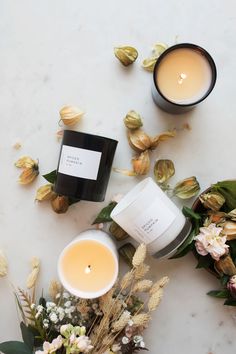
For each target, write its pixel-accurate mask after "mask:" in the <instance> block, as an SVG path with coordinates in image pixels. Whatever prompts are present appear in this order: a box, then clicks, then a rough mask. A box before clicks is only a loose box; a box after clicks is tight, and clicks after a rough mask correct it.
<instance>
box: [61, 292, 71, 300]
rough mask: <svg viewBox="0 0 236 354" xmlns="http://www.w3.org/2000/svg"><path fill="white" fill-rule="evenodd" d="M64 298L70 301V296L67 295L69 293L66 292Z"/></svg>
mask: <svg viewBox="0 0 236 354" xmlns="http://www.w3.org/2000/svg"><path fill="white" fill-rule="evenodd" d="M62 296H63V298H64V299H69V297H70V294H69V293H67V292H64V293H63V295H62Z"/></svg>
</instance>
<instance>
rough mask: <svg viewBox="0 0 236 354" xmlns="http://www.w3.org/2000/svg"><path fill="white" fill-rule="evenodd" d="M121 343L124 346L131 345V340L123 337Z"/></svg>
mask: <svg viewBox="0 0 236 354" xmlns="http://www.w3.org/2000/svg"><path fill="white" fill-rule="evenodd" d="M121 341H122V343H123V344H128V343H129V338H127V337H123V338H122V340H121Z"/></svg>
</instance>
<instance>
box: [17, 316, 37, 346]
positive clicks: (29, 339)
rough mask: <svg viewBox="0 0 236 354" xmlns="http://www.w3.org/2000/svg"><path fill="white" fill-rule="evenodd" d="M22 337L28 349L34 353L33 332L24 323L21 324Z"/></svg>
mask: <svg viewBox="0 0 236 354" xmlns="http://www.w3.org/2000/svg"><path fill="white" fill-rule="evenodd" d="M20 329H21V335H22V339H23V341H24V343H25V344H26V345H27V347H28V348H29V349H30V350H31V351H33V348H34V335H33V333H32V332H31V330H30V329H29V328H28V327H27V326H26V325H25V324H24V322H21V323H20Z"/></svg>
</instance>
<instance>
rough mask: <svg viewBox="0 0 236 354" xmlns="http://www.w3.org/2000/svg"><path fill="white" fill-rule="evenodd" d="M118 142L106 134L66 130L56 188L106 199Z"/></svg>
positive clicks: (69, 193)
mask: <svg viewBox="0 0 236 354" xmlns="http://www.w3.org/2000/svg"><path fill="white" fill-rule="evenodd" d="M117 144H118V142H117V141H116V140H113V139H109V138H105V137H102V136H97V135H91V134H86V133H81V132H76V131H72V130H65V131H64V135H63V139H62V145H61V151H60V156H59V162H58V167H57V179H56V183H55V192H56V193H57V194H59V195H65V196H68V197H71V198H75V199H80V200H89V201H94V202H102V201H103V200H104V199H105V194H106V189H107V184H108V181H109V177H110V173H111V166H112V162H113V158H114V155H115V151H116V147H117Z"/></svg>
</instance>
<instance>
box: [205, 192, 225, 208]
mask: <svg viewBox="0 0 236 354" xmlns="http://www.w3.org/2000/svg"><path fill="white" fill-rule="evenodd" d="M199 199H200V201H201V203H202V204H203V205H204V207H205V208H206V209H211V210H214V211H218V210H220V209H221V207H222V206H223V204H224V203H225V198H224V197H223V195H222V194H220V193H219V192H209V193H204V194H202V195H200V196H199Z"/></svg>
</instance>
